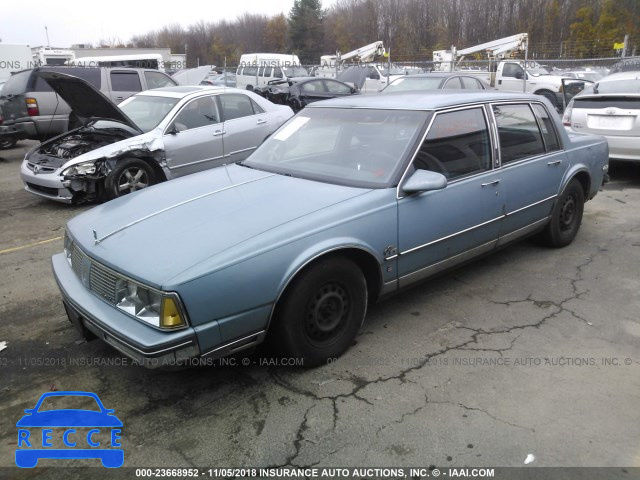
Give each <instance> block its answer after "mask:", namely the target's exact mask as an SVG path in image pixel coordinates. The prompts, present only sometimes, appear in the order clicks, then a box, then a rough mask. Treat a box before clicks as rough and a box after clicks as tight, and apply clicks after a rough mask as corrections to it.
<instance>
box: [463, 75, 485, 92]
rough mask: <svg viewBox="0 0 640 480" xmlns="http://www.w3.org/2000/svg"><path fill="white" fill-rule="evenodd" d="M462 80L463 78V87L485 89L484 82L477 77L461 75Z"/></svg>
mask: <svg viewBox="0 0 640 480" xmlns="http://www.w3.org/2000/svg"><path fill="white" fill-rule="evenodd" d="M460 80H462V88H465V89H467V90H484V87H483V86H482V84H481V83H480V82H479V81H478V80H476V79H475V78H471V77H460Z"/></svg>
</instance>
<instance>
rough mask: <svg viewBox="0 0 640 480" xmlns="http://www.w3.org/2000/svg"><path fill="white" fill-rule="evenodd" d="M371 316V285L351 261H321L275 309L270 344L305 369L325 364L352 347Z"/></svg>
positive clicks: (288, 292) (331, 259)
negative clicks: (367, 312) (368, 288)
mask: <svg viewBox="0 0 640 480" xmlns="http://www.w3.org/2000/svg"><path fill="white" fill-rule="evenodd" d="M366 311H367V282H366V280H365V278H364V275H363V274H362V271H361V270H360V269H359V268H358V266H357V265H356V264H355V263H353V262H352V261H351V260H348V259H346V258H341V257H333V258H328V259H326V260H320V261H319V262H318V263H316V264H314V265H312V266H311V267H309V268H307V269H306V270H303V272H302V273H300V274H299V276H298V277H297V278H296V279H294V283H293V285H291V286H290V287H289V288H288V290H287V291H286V292H285V294H284V298H283V299H282V300H281V302H280V303H279V304H278V305H277V307H276V315H275V318H274V324H273V328H272V330H271V331H270V332H269V336H270V337H271V338H270V343H271V345H273V346H275V348H276V350H277V352H278V353H279V354H281V355H283V356H285V357H288V358H297V359H302V362H303V365H304V366H305V367H313V366H317V365H323V364H325V365H326V364H327V362H328V361H329V359H333V358H337V357H339V356H340V355H341V354H342V353H344V351H345V350H347V348H349V346H350V345H351V343H352V341H353V338H354V337H355V336H356V334H357V333H358V330H359V329H360V326H361V325H362V322H363V320H364V316H365V314H366Z"/></svg>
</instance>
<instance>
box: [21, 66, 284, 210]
mask: <svg viewBox="0 0 640 480" xmlns="http://www.w3.org/2000/svg"><path fill="white" fill-rule="evenodd" d="M39 75H40V76H41V77H42V78H43V79H44V80H46V81H47V83H49V85H50V86H51V88H53V90H54V91H55V92H56V93H57V94H58V95H60V97H62V98H63V99H64V100H65V101H66V102H67V103H68V104H69V105H70V106H71V109H72V112H73V114H75V115H76V117H77V118H78V119H79V120H80V122H81V124H82V126H81V127H80V128H76V129H75V130H71V131H69V132H67V133H64V134H62V135H60V136H58V137H55V138H52V139H51V140H48V141H46V142H44V143H42V144H41V145H39V146H37V147H35V148H33V149H32V150H30V151H29V152H28V153H27V155H26V156H25V159H24V161H23V162H22V167H21V171H20V176H21V178H22V181H23V182H24V184H25V189H26V190H27V191H28V192H30V193H33V194H35V195H39V196H41V197H45V198H48V199H51V200H55V201H59V202H63V203H77V202H82V201H91V200H99V201H104V200H111V199H113V198H116V197H120V196H122V195H125V194H128V193H131V192H133V191H136V190H140V189H142V188H145V187H148V186H151V185H153V184H156V183H160V182H163V181H165V180H171V179H173V178H176V177H180V176H183V175H187V174H189V173H194V172H199V171H201V170H205V169H208V168H213V167H218V166H220V165H226V164H230V163H234V162H237V161H240V160H244V159H245V158H247V157H248V156H249V155H250V154H251V152H253V150H255V148H256V147H257V146H258V145H260V144H261V143H262V141H263V140H264V139H265V138H267V137H268V136H269V135H271V134H272V133H273V132H274V131H275V130H276V129H278V128H279V127H280V125H282V124H283V123H284V122H285V121H286V120H288V119H289V118H290V117H292V116H293V111H292V110H291V108H289V107H288V106H285V105H275V104H273V103H271V102H270V101H268V100H266V99H264V98H262V97H260V96H259V95H256V94H254V93H253V92H248V91H246V90H237V89H234V88H225V87H207V86H182V87H164V88H156V89H153V90H146V91H144V92H140V93H138V94H136V95H134V96H132V97H129V98H128V99H127V100H125V101H124V102H122V103H120V104H118V105H115V104H114V103H113V102H111V101H110V100H109V99H108V98H107V97H105V96H104V95H103V94H102V93H100V92H99V91H98V90H97V89H95V88H94V87H92V86H91V85H90V84H88V83H87V82H85V81H84V80H82V79H80V78H77V77H73V76H71V75H66V74H63V73H59V72H40V73H39Z"/></svg>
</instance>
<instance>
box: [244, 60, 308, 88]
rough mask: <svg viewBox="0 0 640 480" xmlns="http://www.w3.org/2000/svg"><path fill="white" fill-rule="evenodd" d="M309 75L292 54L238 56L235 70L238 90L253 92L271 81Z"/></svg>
mask: <svg viewBox="0 0 640 480" xmlns="http://www.w3.org/2000/svg"><path fill="white" fill-rule="evenodd" d="M307 75H309V72H307V69H306V68H304V67H303V66H302V65H300V59H299V58H298V56H297V55H294V54H282V53H245V54H242V55H241V56H240V63H239V64H238V68H237V70H236V83H237V86H238V88H245V89H247V90H253V89H254V88H260V87H264V86H265V85H267V84H268V83H269V82H270V81H273V80H285V79H287V78H292V77H302V76H307Z"/></svg>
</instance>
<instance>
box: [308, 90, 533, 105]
mask: <svg viewBox="0 0 640 480" xmlns="http://www.w3.org/2000/svg"><path fill="white" fill-rule="evenodd" d="M516 100H519V101H523V100H524V101H541V97H540V96H539V95H533V94H528V93H511V92H500V91H497V90H495V91H494V90H459V91H456V92H455V93H452V90H436V91H430V92H420V91H412V92H393V93H388V94H387V95H353V96H349V97H342V98H334V99H331V100H323V101H322V102H317V103H315V102H314V103H312V104H310V105H307V106H306V107H305V108H327V107H339V108H376V109H394V110H436V109H439V108H446V107H455V106H460V105H466V104H472V103H479V102H496V101H516Z"/></svg>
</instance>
